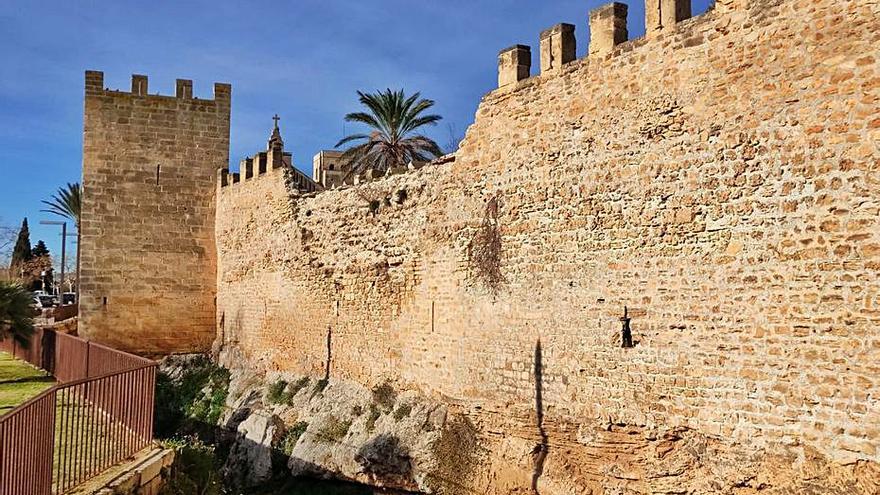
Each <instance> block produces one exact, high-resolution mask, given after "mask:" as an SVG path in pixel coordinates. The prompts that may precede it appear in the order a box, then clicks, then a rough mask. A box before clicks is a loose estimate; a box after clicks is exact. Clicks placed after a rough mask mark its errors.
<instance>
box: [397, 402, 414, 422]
mask: <svg viewBox="0 0 880 495" xmlns="http://www.w3.org/2000/svg"><path fill="white" fill-rule="evenodd" d="M411 412H412V406H411V405H409V404H403V405H401V406H400V407H398V408H397V410H396V411H394V419H396V420H397V421H400V420H401V419H403V418H405V417H407V416H409V414H410V413H411Z"/></svg>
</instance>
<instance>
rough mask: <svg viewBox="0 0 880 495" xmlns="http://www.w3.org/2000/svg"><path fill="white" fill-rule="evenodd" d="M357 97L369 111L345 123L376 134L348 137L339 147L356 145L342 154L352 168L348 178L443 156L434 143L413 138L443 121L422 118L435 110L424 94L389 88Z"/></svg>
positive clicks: (356, 115)
mask: <svg viewBox="0 0 880 495" xmlns="http://www.w3.org/2000/svg"><path fill="white" fill-rule="evenodd" d="M357 95H358V100H359V101H360V103H361V105H363V106H364V107H365V110H366V111H361V112H353V113H349V114H348V115H346V116H345V120H346V121H347V122H356V123H359V124H363V125H365V126H367V127H368V128H370V129H372V130H373V131H372V132H370V133H368V134H367V133H357V134H352V135H349V136H345V137H344V138H342V139H341V140H340V141H339V142H338V143H337V144H336V146H337V147H339V146H342V145H344V144H347V143H355V142H356V143H357V144H353V146H352V147H350V148H349V149H347V150H345V151H344V152H343V158H342V159H343V162H344V163H346V164H347V165H349V167H350V171H349V172H348V174H347V175H346V178H347V177H349V176H351V175H356V174H361V173H363V172H365V171H366V170H371V169H372V170H374V171H375V172H377V173H380V174H381V173H385V172H386V171H388V170H389V169H392V168H396V167H401V166H405V165H406V164H408V163H409V162H410V161H426V160H429V159H431V158H432V157H437V156H440V155H442V154H443V153H442V151H441V149H440V147H439V146H438V145H437V143H435V142H434V141H433V140H431V139H429V138H427V137H425V136H423V135H413V133H414V132H415V131H416V130H417V129H419V128H421V127H424V126H429V125H436V124H437V122H439V121H440V120H441V118H442V117H440V116H439V115H433V114H432V115H423V113H424V112H425V111H426V110H428V109H429V108H431V107H432V106H434V101H433V100H429V99H425V98H422V97H421V93H414V94H412V95H409V96H407V95H406V94H405V93H404V91H403V90H402V89H401V90H397V91H393V90H391V89H390V88H387V89H385V90H384V91H376V92H375V93H364V92H362V91H358V92H357Z"/></svg>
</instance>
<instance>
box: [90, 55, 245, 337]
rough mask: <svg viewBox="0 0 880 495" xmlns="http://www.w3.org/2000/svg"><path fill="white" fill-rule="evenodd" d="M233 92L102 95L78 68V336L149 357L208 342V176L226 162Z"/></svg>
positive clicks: (100, 84)
mask: <svg viewBox="0 0 880 495" xmlns="http://www.w3.org/2000/svg"><path fill="white" fill-rule="evenodd" d="M230 97H231V88H230V86H229V85H227V84H215V85H214V99H213V100H204V99H199V98H194V97H193V93H192V82H191V81H186V80H178V81H177V94H176V96H159V95H156V94H155V93H154V94H150V93H149V92H148V88H147V78H146V77H145V76H133V77H132V92H131V93H127V92H123V91H112V90H107V89H105V88H104V81H103V73H101V72H93V71H89V72H86V88H85V133H84V138H83V206H82V210H83V211H82V217H83V220H82V225H81V234H82V239H81V242H82V246H81V252H82V255H81V258H80V259H81V265H82V266H81V270H82V272H81V277H82V281H81V283H80V310H81V313H80V314H81V319H80V323H79V326H80V327H79V331H80V333H81V335H84V336H86V337H88V338H90V339H94V340H97V341H100V342H103V343H107V344H110V345H112V346H113V347H116V348H120V349H125V350H128V351H134V352H139V353H146V354H164V353H168V352H185V351H196V350H205V349H207V348H209V347H210V344H211V341H212V340H213V338H214V334H215V331H216V330H215V327H214V314H215V305H214V304H215V303H214V297H215V287H216V248H215V244H214V211H215V197H214V185H215V175H216V170H217V169H218V168H220V167H225V166H226V164H227V163H228V161H229V112H230Z"/></svg>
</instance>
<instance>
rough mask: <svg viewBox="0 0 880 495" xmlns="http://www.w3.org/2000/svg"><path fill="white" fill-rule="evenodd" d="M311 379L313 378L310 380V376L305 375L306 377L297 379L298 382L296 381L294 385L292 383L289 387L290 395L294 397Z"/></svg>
mask: <svg viewBox="0 0 880 495" xmlns="http://www.w3.org/2000/svg"><path fill="white" fill-rule="evenodd" d="M309 381H311V380H309V377H307V376H304V377H302V378H300V379H299V380H297V381H296V382H294V383H293V385H291V386H290V387H289V389H290V392H289V393H290V396H291V397H293V396H295V395H296V394H298V393H299V391H300V390H302V389H304V388H306V386H308V384H309Z"/></svg>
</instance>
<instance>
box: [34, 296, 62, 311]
mask: <svg viewBox="0 0 880 495" xmlns="http://www.w3.org/2000/svg"><path fill="white" fill-rule="evenodd" d="M37 300H38V301H39V302H40V307H41V308H43V309H49V308H54V307H55V306H57V305H58V298H56V297H55V296H49V295H46V296H37Z"/></svg>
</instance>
